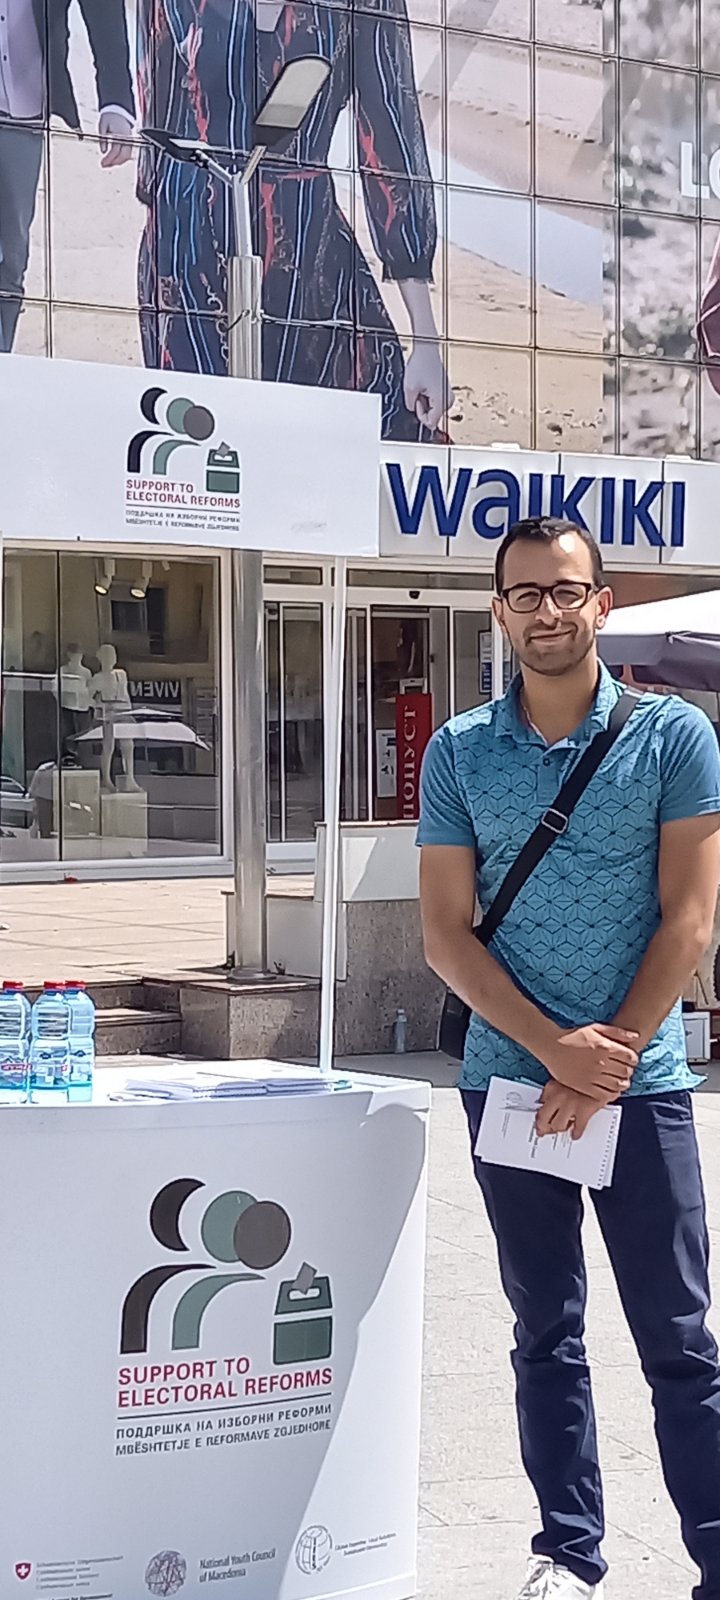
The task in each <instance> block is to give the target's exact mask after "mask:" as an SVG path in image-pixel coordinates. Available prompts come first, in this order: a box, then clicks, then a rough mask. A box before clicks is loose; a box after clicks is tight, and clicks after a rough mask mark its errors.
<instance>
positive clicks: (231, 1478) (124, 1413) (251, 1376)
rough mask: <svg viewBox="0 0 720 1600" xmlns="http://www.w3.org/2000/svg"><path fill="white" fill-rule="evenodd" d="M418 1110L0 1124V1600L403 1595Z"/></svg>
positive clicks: (416, 1289)
mask: <svg viewBox="0 0 720 1600" xmlns="http://www.w3.org/2000/svg"><path fill="white" fill-rule="evenodd" d="M176 1070H177V1069H176ZM184 1070H185V1071H187V1067H185V1069H184ZM99 1077H100V1078H101V1080H102V1079H103V1078H104V1079H105V1080H106V1081H107V1082H108V1083H109V1084H110V1087H111V1088H112V1086H113V1085H114V1086H115V1087H117V1085H118V1083H119V1081H120V1079H119V1075H118V1073H117V1071H113V1072H111V1073H110V1072H108V1073H105V1074H100V1075H99ZM100 1092H101V1094H102V1083H101V1086H100ZM428 1107H429V1091H428V1089H427V1088H426V1086H424V1085H422V1084H411V1083H405V1082H401V1081H395V1080H392V1079H389V1080H385V1079H381V1078H375V1077H370V1078H363V1077H361V1076H359V1075H352V1077H350V1078H349V1079H347V1080H343V1079H338V1078H337V1077H336V1078H335V1080H334V1085H333V1086H332V1087H330V1086H328V1087H326V1088H324V1089H321V1090H320V1091H317V1092H314V1093H310V1094H304V1095H292V1094H273V1095H264V1096H257V1097H254V1098H248V1099H241V1100H238V1099H233V1100H229V1101H227V1102H223V1103H218V1102H217V1101H212V1102H211V1101H207V1100H203V1101H199V1102H193V1103H191V1104H183V1103H178V1102H172V1103H167V1104H159V1103H155V1102H153V1103H149V1104H142V1105H137V1104H115V1105H112V1104H107V1105H105V1104H102V1103H100V1104H93V1105H91V1106H77V1107H73V1106H60V1107H58V1108H51V1109H49V1110H46V1109H45V1108H43V1107H35V1106H33V1107H27V1108H25V1109H18V1110H15V1111H7V1112H5V1113H4V1114H3V1115H0V1162H1V1163H2V1171H3V1210H4V1217H5V1224H4V1226H3V1229H2V1244H1V1245H0V1260H1V1271H2V1281H3V1284H4V1286H5V1287H4V1296H3V1316H2V1319H1V1321H0V1375H1V1376H0V1385H1V1387H2V1397H3V1398H2V1415H3V1427H2V1430H0V1482H2V1484H3V1517H2V1521H1V1523H0V1592H1V1593H2V1595H3V1597H6V1596H8V1597H9V1596H11V1595H14V1594H15V1593H17V1594H18V1596H20V1595H22V1596H32V1597H33V1600H40V1597H42V1600H142V1597H143V1596H155V1595H179V1596H180V1597H181V1600H201V1597H202V1596H205V1595H208V1596H209V1595H211V1594H213V1593H218V1594H221V1595H225V1596H231V1597H234V1600H235V1597H237V1600H340V1597H345V1596H350V1595H352V1596H353V1600H365V1597H367V1600H370V1597H372V1600H407V1597H408V1596H411V1595H413V1594H414V1593H415V1587H416V1582H415V1550H416V1525H417V1479H418V1440H419V1426H420V1371H421V1355H422V1296H423V1267H424V1245H425V1191H426V1135H427V1113H428ZM220 1585H221V1587H217V1588H216V1586H220Z"/></svg>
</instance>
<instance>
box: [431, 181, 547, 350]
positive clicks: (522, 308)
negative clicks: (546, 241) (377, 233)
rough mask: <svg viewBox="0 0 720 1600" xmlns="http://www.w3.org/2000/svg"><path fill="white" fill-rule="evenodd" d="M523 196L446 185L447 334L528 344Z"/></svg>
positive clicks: (527, 257) (527, 236) (525, 202)
mask: <svg viewBox="0 0 720 1600" xmlns="http://www.w3.org/2000/svg"><path fill="white" fill-rule="evenodd" d="M530 216H531V208H530V201H529V200H520V199H515V198H514V197H512V196H509V195H503V194H496V193H490V194H481V193H480V192H479V191H477V190H470V189H450V190H449V191H448V332H449V334H450V337H451V338H452V339H467V340H469V341H471V342H473V343H479V342H480V341H488V342H494V343H495V344H501V343H502V344H529V342H530V336H531V330H530V308H531V299H532V296H531V276H530V272H531V268H530V262H531V239H530Z"/></svg>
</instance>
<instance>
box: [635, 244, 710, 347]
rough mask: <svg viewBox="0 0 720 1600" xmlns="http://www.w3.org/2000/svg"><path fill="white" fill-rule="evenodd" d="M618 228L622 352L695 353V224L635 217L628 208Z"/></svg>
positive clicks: (696, 315)
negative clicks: (640, 223)
mask: <svg viewBox="0 0 720 1600" xmlns="http://www.w3.org/2000/svg"><path fill="white" fill-rule="evenodd" d="M638 220H641V221H642V227H641V228H638V227H637V222H638ZM621 230H622V231H621V252H620V266H621V272H620V324H621V327H620V332H621V341H622V350H623V352H624V354H626V355H631V356H644V357H646V358H647V357H651V358H652V357H653V356H656V357H665V358H666V359H667V360H669V361H673V360H675V361H687V360H691V359H692V357H693V356H694V355H695V354H696V352H697V337H696V327H697V318H698V226H697V223H695V222H691V221H680V220H671V219H670V218H668V217H652V216H649V215H648V216H647V217H644V218H642V219H638V218H636V217H634V216H633V215H632V214H631V213H629V212H626V213H625V214H624V215H623V217H622V219H621Z"/></svg>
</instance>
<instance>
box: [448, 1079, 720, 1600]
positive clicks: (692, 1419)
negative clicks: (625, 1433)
mask: <svg viewBox="0 0 720 1600" xmlns="http://www.w3.org/2000/svg"><path fill="white" fill-rule="evenodd" d="M463 1103H464V1105H465V1110H466V1113H467V1118H468V1123H469V1127H470V1137H471V1141H472V1147H473V1150H474V1146H475V1139H476V1137H477V1130H478V1128H479V1126H480V1119H481V1116H482V1111H483V1106H484V1103H485V1095H484V1093H480V1092H478V1091H465V1092H464V1093H463ZM475 1173H476V1177H477V1181H478V1183H479V1185H480V1188H481V1190H482V1194H483V1197H484V1200H485V1205H486V1207H487V1212H488V1216H489V1218H490V1223H491V1225H492V1228H493V1231H494V1234H495V1238H496V1240H497V1249H498V1258H499V1262H500V1273H501V1277H502V1282H503V1287H504V1290H505V1293H506V1295H507V1298H508V1300H509V1302H510V1305H511V1306H512V1309H513V1312H514V1314H515V1319H516V1324H515V1350H514V1352H513V1356H512V1362H513V1367H514V1371H515V1381H516V1392H517V1414H518V1424H519V1430H520V1447H521V1451H522V1458H523V1462H524V1465H525V1470H526V1472H527V1475H528V1477H529V1479H530V1481H531V1483H532V1485H533V1488H534V1490H535V1493H536V1496H537V1499H538V1501H539V1505H540V1512H541V1519H542V1529H541V1532H540V1533H539V1534H538V1536H537V1538H536V1539H535V1540H534V1541H533V1551H534V1553H535V1554H536V1555H542V1556H549V1557H550V1558H551V1559H552V1560H553V1561H557V1562H558V1563H559V1564H560V1565H561V1566H564V1567H567V1568H569V1570H570V1571H571V1572H573V1573H575V1575H576V1576H577V1577H579V1578H581V1579H582V1580H583V1581H584V1582H585V1583H590V1584H594V1583H598V1582H599V1581H600V1579H601V1578H602V1577H603V1575H604V1573H605V1571H606V1566H605V1563H604V1561H603V1559H602V1555H601V1543H602V1538H603V1534H604V1531H605V1523H604V1516H603V1497H602V1483H601V1479H600V1469H599V1465H598V1450H597V1434H596V1426H595V1414H594V1409H593V1400H592V1392H591V1387H590V1373H589V1370H588V1364H587V1357H586V1354H585V1345H584V1326H585V1303H586V1292H587V1283H586V1274H585V1261H584V1258H583V1249H582V1242H581V1236H580V1229H581V1222H582V1214H583V1204H582V1194H581V1191H580V1189H578V1188H577V1186H576V1185H575V1184H570V1183H567V1182H565V1181H564V1180H563V1179H561V1178H549V1177H545V1176H544V1175H543V1174H542V1173H538V1172H517V1171H514V1170H512V1169H510V1168H506V1167H494V1166H489V1165H488V1164H487V1163H485V1162H480V1161H477V1160H475ZM592 1200H593V1204H594V1206H595V1210H596V1212H597V1216H598V1221H599V1223H600V1228H601V1230H602V1234H603V1238H604V1240H605V1245H606V1247H607V1251H608V1255H609V1257H610V1261H611V1264H612V1268H613V1272H614V1274H615V1278H616V1281H617V1285H618V1288H619V1291H620V1297H621V1299H622V1303H623V1307H624V1310H625V1315H626V1317H627V1320H628V1325H629V1327H630V1331H631V1333H632V1336H633V1339H634V1341H635V1344H636V1346H637V1350H638V1354H639V1356H640V1361H641V1364H642V1369H643V1372H644V1374H645V1377H646V1379H647V1381H648V1383H649V1385H650V1388H651V1391H652V1399H653V1406H654V1411H655V1431H656V1434H657V1440H658V1445H659V1449H660V1458H661V1462H662V1468H663V1473H664V1477H665V1482H666V1484H667V1488H668V1491H669V1493H670V1495H671V1497H672V1500H673V1501H674V1504H675V1506H676V1508H677V1510H678V1513H679V1515H680V1521H681V1526H682V1533H683V1538H684V1541H685V1545H686V1547H687V1550H688V1552H689V1554H690V1556H691V1557H692V1559H693V1560H694V1561H695V1562H696V1563H697V1565H698V1567H699V1569H700V1575H701V1576H700V1584H699V1587H698V1588H697V1589H696V1590H695V1600H720V1371H719V1370H718V1349H717V1345H716V1343H715V1340H714V1339H713V1337H712V1334H711V1333H710V1332H709V1330H708V1327H707V1324H706V1320H705V1319H706V1314H707V1311H708V1306H709V1302H710V1296H709V1286H708V1235H707V1227H706V1221H705V1197H704V1194H703V1186H702V1177H701V1173H700V1163H699V1158H698V1149H697V1140H696V1137H695V1127H694V1123H693V1114H692V1104H691V1097H690V1095H688V1094H685V1093H679V1094H664V1095H647V1096H638V1097H636V1098H632V1097H631V1098H630V1099H626V1100H625V1101H624V1102H623V1116H622V1123H621V1129H620V1138H619V1144H618V1152H617V1161H616V1166H615V1176H614V1179H613V1183H612V1187H611V1188H609V1189H604V1190H602V1191H600V1192H599V1193H593V1194H592Z"/></svg>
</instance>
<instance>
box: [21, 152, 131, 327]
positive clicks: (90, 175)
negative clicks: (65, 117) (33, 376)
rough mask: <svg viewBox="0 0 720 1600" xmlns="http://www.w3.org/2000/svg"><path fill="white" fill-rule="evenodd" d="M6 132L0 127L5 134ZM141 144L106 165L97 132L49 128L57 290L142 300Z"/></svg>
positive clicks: (110, 302) (109, 300)
mask: <svg viewBox="0 0 720 1600" xmlns="http://www.w3.org/2000/svg"><path fill="white" fill-rule="evenodd" d="M1 138H2V133H1V132H0V139H1ZM138 149H139V146H137V145H127V146H123V147H122V150H123V152H126V153H127V154H128V156H129V157H130V159H129V160H128V161H126V162H125V163H124V164H123V165H122V166H112V167H105V166H103V162H104V160H105V159H106V158H105V156H104V155H103V151H102V148H101V146H100V144H99V143H98V141H97V139H77V138H74V137H73V136H72V135H71V134H61V133H53V134H51V136H50V165H51V177H52V183H51V188H50V203H51V239H52V253H51V260H52V277H51V285H52V294H53V295H54V296H55V298H56V299H58V300H67V301H74V302H76V303H79V304H82V305H104V306H123V307H126V308H127V309H128V310H134V309H135V307H136V306H137V303H138V270H137V260H138V245H139V243H140V235H141V233H142V229H143V226H144V222H145V211H144V208H143V207H142V206H141V205H140V203H139V201H138V200H137V198H136V192H135V191H136V184H137V154H138Z"/></svg>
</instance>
